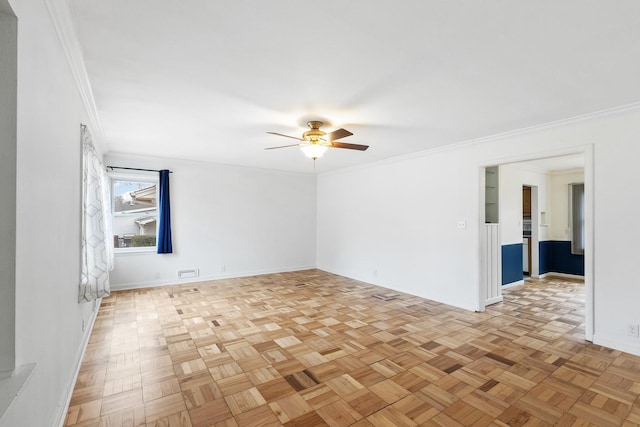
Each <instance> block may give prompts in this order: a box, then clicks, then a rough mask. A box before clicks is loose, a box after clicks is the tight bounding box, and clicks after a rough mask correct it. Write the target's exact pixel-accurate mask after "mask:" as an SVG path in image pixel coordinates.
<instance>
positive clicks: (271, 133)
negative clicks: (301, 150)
mask: <svg viewBox="0 0 640 427" xmlns="http://www.w3.org/2000/svg"><path fill="white" fill-rule="evenodd" d="M267 133H268V134H270V135H278V136H284V137H285V138H291V139H297V140H298V141H304V139H302V138H298V137H297V136H289V135H285V134H283V133H278V132H267Z"/></svg>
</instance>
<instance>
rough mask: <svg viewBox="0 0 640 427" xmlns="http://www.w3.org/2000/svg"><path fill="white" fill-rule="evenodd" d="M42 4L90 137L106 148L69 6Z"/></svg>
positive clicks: (62, 1) (59, 0) (52, 0)
mask: <svg viewBox="0 0 640 427" xmlns="http://www.w3.org/2000/svg"><path fill="white" fill-rule="evenodd" d="M44 3H45V5H46V6H47V10H48V12H49V16H50V17H51V22H52V23H53V27H54V28H55V30H56V33H57V34H58V39H60V43H61V44H62V48H63V50H64V53H65V57H66V58H67V63H68V64H69V68H70V69H71V73H72V74H73V78H74V79H75V81H76V86H77V88H78V92H79V93H80V98H81V99H82V103H83V104H84V107H85V109H86V110H87V115H88V116H89V128H90V130H91V135H92V137H93V139H94V141H95V142H96V143H97V144H98V145H99V146H100V147H101V148H106V147H104V146H103V144H102V143H103V141H104V131H103V129H102V122H101V121H100V116H99V115H98V109H97V108H96V102H95V99H94V97H93V90H92V89H91V83H90V82H89V75H88V74H87V68H86V67H85V64H84V58H83V56H82V49H81V47H80V42H79V41H78V37H77V35H76V31H75V27H74V26H73V20H72V17H71V5H70V4H69V1H68V0H44ZM102 151H104V150H102Z"/></svg>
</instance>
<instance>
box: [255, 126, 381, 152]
mask: <svg viewBox="0 0 640 427" xmlns="http://www.w3.org/2000/svg"><path fill="white" fill-rule="evenodd" d="M322 125H323V123H322V122H321V121H318V120H311V121H308V122H307V126H309V130H308V131H306V132H304V133H303V134H302V138H298V137H296V136H289V135H284V134H282V133H278V132H267V133H268V134H271V135H278V136H284V137H285V138H291V139H296V140H298V141H300V142H299V143H297V144H291V145H281V146H278V147H269V148H265V150H275V149H277V148H286V147H300V149H301V150H302V152H303V153H304V154H305V155H306V156H307V157H309V158H311V159H313V160H315V159H317V158H319V157H322V155H323V154H324V153H325V152H326V151H327V149H329V148H346V149H347V150H359V151H365V150H366V149H367V148H369V146H368V145H360V144H347V143H345V142H338V141H337V140H338V139H342V138H345V137H347V136H351V135H353V133H351V132H349V131H348V130H346V129H342V128H340V129H337V130H334V131H333V132H329V133H326V132H323V131H321V130H320V127H321V126H322Z"/></svg>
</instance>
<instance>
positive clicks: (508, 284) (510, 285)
mask: <svg viewBox="0 0 640 427" xmlns="http://www.w3.org/2000/svg"><path fill="white" fill-rule="evenodd" d="M520 285H524V279H522V280H517V281H515V282H511V283H507V284H506V285H502V289H509V288H513V287H514V286H520Z"/></svg>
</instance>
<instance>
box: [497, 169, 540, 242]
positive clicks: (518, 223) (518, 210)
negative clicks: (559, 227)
mask: <svg viewBox="0 0 640 427" xmlns="http://www.w3.org/2000/svg"><path fill="white" fill-rule="evenodd" d="M499 177H500V237H501V239H502V244H503V245H511V244H514V243H522V186H524V185H527V186H532V187H537V189H538V190H537V191H538V205H537V210H536V211H535V212H534V211H533V205H532V207H531V210H532V211H531V218H532V224H533V222H534V221H535V222H537V220H536V219H534V218H539V217H540V212H541V211H543V212H545V211H547V210H548V207H547V175H546V174H544V173H540V172H536V171H532V170H529V169H525V168H524V167H523V166H521V165H518V164H517V163H516V164H509V165H503V166H500V174H499ZM532 201H533V191H532ZM532 227H533V225H532ZM537 237H538V240H539V241H540V240H547V229H546V227H539V228H538V234H537Z"/></svg>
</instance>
